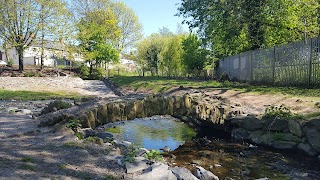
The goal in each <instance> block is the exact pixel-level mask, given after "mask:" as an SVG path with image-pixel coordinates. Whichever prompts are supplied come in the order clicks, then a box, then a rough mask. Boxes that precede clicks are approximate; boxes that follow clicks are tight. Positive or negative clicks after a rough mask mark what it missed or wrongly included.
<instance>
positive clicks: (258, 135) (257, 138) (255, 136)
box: [249, 131, 264, 144]
mask: <svg viewBox="0 0 320 180" xmlns="http://www.w3.org/2000/svg"><path fill="white" fill-rule="evenodd" d="M263 135H264V132H263V131H253V132H252V133H251V134H250V135H249V139H250V140H251V141H252V142H254V143H255V144H262V142H263V139H262V137H263Z"/></svg>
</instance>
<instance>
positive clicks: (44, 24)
mask: <svg viewBox="0 0 320 180" xmlns="http://www.w3.org/2000/svg"><path fill="white" fill-rule="evenodd" d="M38 3H39V6H40V17H39V18H40V19H39V21H40V32H41V39H40V44H41V53H40V54H41V55H40V61H41V69H43V65H44V59H43V56H44V43H45V42H44V40H45V37H46V38H47V39H52V38H53V39H59V40H60V39H64V37H66V36H64V35H65V34H67V35H68V36H69V35H70V34H71V32H68V29H72V28H71V26H69V25H68V24H70V21H69V19H70V17H71V14H70V12H69V10H68V9H67V7H66V3H65V2H63V1H62V0H38ZM50 36H51V37H50ZM62 43H63V42H62Z"/></svg>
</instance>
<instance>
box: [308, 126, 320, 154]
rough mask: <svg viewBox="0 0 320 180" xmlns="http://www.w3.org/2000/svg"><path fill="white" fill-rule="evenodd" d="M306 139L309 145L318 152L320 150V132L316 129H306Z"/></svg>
mask: <svg viewBox="0 0 320 180" xmlns="http://www.w3.org/2000/svg"><path fill="white" fill-rule="evenodd" d="M307 139H308V141H309V143H310V144H311V146H312V147H313V148H314V149H315V150H316V151H318V152H320V132H319V131H317V130H316V129H309V128H308V130H307Z"/></svg>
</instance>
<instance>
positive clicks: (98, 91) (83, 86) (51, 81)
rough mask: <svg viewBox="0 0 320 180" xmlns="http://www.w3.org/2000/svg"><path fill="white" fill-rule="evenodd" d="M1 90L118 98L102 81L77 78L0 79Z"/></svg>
mask: <svg viewBox="0 0 320 180" xmlns="http://www.w3.org/2000/svg"><path fill="white" fill-rule="evenodd" d="M0 89H5V90H13V91H17V90H21V91H35V92H43V91H45V92H68V93H78V94H80V95H89V96H98V97H102V98H109V97H116V95H115V94H114V93H113V92H112V91H111V90H110V88H108V87H107V86H105V84H104V83H103V82H102V81H98V80H82V79H81V78H75V77H0Z"/></svg>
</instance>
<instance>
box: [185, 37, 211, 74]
mask: <svg viewBox="0 0 320 180" xmlns="http://www.w3.org/2000/svg"><path fill="white" fill-rule="evenodd" d="M182 45H183V48H182V49H183V52H184V53H183V56H182V57H183V60H182V62H183V64H184V66H185V67H186V69H187V72H188V73H189V74H193V75H196V76H199V74H200V71H201V70H202V69H203V68H204V66H205V62H206V56H207V52H206V50H205V49H201V48H200V46H201V41H200V40H199V39H198V37H197V36H196V35H195V34H190V35H189V36H188V37H187V38H186V39H185V40H184V41H183V42H182Z"/></svg>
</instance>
